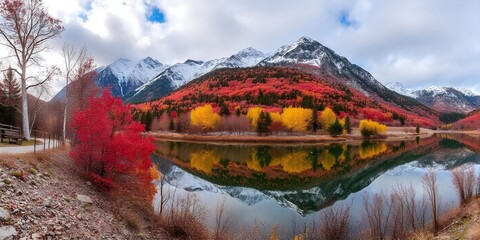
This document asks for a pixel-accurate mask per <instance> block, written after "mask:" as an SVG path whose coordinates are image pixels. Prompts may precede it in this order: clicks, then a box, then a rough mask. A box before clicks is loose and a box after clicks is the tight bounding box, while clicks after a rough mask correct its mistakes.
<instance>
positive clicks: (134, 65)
mask: <svg viewBox="0 0 480 240" xmlns="http://www.w3.org/2000/svg"><path fill="white" fill-rule="evenodd" d="M167 67H168V66H166V65H163V64H161V63H160V62H159V61H157V60H154V59H152V58H150V57H147V58H144V59H141V60H139V61H132V60H129V59H125V58H121V59H118V60H117V61H115V62H113V63H112V64H110V65H108V66H106V67H105V68H103V69H101V71H99V72H98V77H97V83H98V85H99V86H101V87H110V88H111V89H112V94H113V95H114V96H120V97H124V96H125V95H126V94H128V93H130V92H131V91H133V90H135V89H136V88H138V87H140V86H141V85H142V84H144V83H145V82H147V81H149V80H150V79H152V78H153V77H155V76H156V75H158V74H159V73H160V72H162V71H163V70H165V69H166V68H167Z"/></svg>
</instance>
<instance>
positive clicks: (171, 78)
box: [124, 58, 225, 103]
mask: <svg viewBox="0 0 480 240" xmlns="http://www.w3.org/2000/svg"><path fill="white" fill-rule="evenodd" d="M224 60H225V59H223V58H222V59H215V60H210V61H207V62H202V61H195V60H191V59H189V60H187V61H185V62H183V63H177V64H175V65H173V66H171V67H169V68H167V69H165V70H164V71H163V72H161V73H160V74H158V75H157V76H156V77H154V78H153V79H152V80H150V81H148V82H147V83H145V84H143V85H142V86H140V87H139V88H137V89H135V90H134V91H132V92H131V93H130V94H128V95H126V96H125V98H124V100H125V101H126V102H130V103H137V102H144V101H149V100H154V99H158V98H160V97H162V96H165V95H167V94H168V93H170V92H172V91H173V90H175V89H177V88H178V87H180V86H182V85H184V84H186V83H187V82H189V81H190V80H192V79H194V78H197V77H200V76H202V75H203V74H205V73H207V72H210V71H211V70H212V69H213V68H214V67H215V66H217V65H218V64H219V63H221V62H222V61H224Z"/></svg>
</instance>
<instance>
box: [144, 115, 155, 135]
mask: <svg viewBox="0 0 480 240" xmlns="http://www.w3.org/2000/svg"><path fill="white" fill-rule="evenodd" d="M152 122H153V114H152V112H151V111H150V110H148V111H147V112H146V113H145V119H144V123H143V124H145V131H147V132H149V131H150V130H151V129H152Z"/></svg>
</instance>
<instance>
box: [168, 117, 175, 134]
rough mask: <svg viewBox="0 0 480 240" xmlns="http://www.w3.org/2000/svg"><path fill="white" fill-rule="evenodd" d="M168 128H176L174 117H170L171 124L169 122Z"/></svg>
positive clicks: (171, 129)
mask: <svg viewBox="0 0 480 240" xmlns="http://www.w3.org/2000/svg"><path fill="white" fill-rule="evenodd" d="M168 129H169V130H170V131H173V130H175V123H174V122H173V119H171V118H170V124H169V126H168Z"/></svg>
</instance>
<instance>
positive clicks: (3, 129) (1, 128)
mask: <svg viewBox="0 0 480 240" xmlns="http://www.w3.org/2000/svg"><path fill="white" fill-rule="evenodd" d="M4 138H6V139H8V142H9V143H16V144H22V141H23V136H22V133H21V131H20V128H18V127H15V126H12V125H6V124H1V123H0V141H1V142H3V139H4Z"/></svg>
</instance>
